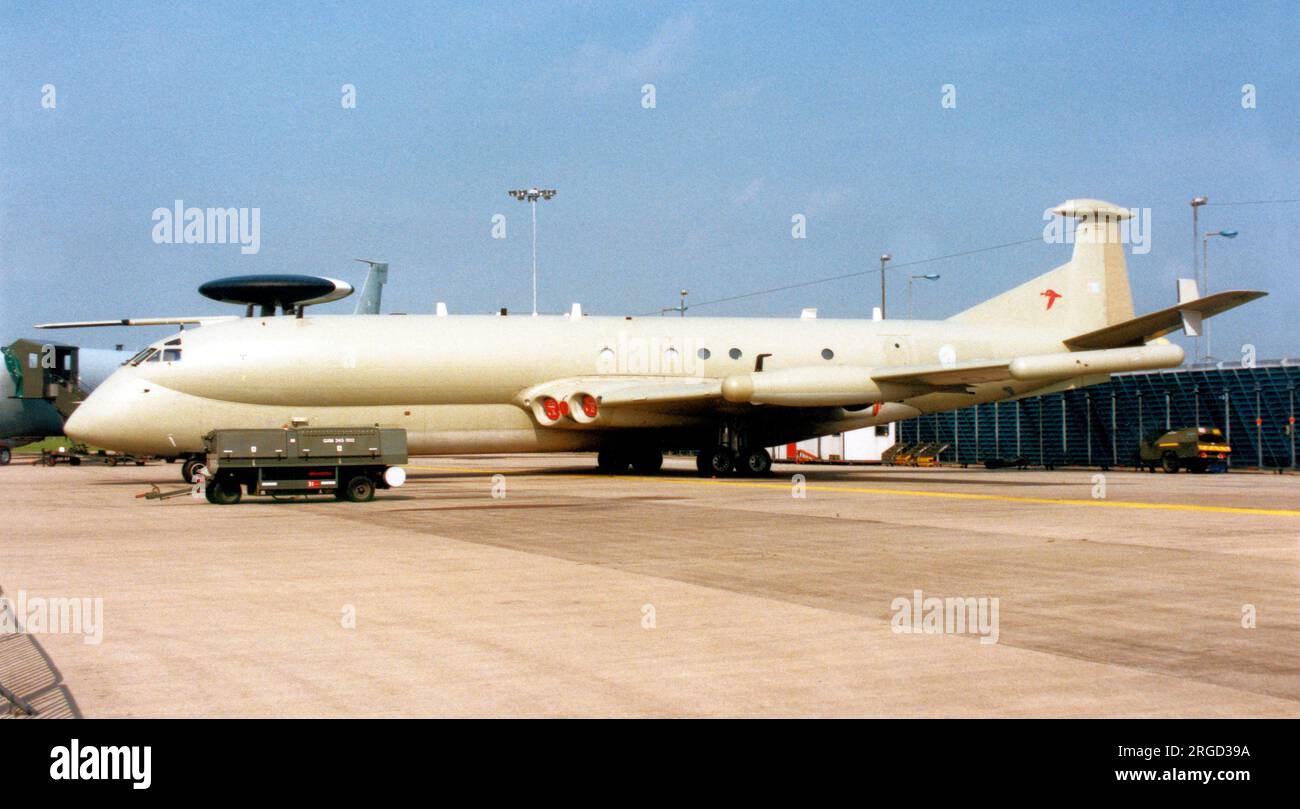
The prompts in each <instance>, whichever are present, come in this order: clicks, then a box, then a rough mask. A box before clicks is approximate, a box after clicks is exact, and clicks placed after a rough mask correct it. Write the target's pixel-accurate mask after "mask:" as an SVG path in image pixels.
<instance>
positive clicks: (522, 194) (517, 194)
mask: <svg viewBox="0 0 1300 809" xmlns="http://www.w3.org/2000/svg"><path fill="white" fill-rule="evenodd" d="M507 193H509V194H510V196H512V197H514V198H515V199H517V200H519V201H520V202H527V203H529V204H530V205H532V207H533V314H534V315H536V314H537V200H539V199H550V198H551V197H554V196H555V189H554V188H520V189H516V190H514V191H510V192H507Z"/></svg>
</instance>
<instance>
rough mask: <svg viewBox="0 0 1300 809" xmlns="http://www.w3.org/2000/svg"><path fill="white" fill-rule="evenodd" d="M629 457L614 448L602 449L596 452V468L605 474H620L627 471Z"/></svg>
mask: <svg viewBox="0 0 1300 809" xmlns="http://www.w3.org/2000/svg"><path fill="white" fill-rule="evenodd" d="M629 463H631V461H630V459H629V458H628V457H627V455H625V454H624V453H623V452H621V451H619V450H616V449H602V450H601V451H600V452H598V453H596V468H598V469H599V470H600V471H602V472H604V473H605V474H607V475H621V474H623V473H624V472H626V471H627V467H628V464H629Z"/></svg>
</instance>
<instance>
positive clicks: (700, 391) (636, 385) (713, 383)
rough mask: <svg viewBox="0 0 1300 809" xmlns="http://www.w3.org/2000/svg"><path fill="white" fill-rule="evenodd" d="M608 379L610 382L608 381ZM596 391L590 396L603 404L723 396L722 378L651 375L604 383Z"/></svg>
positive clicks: (701, 399) (642, 402) (696, 400)
mask: <svg viewBox="0 0 1300 809" xmlns="http://www.w3.org/2000/svg"><path fill="white" fill-rule="evenodd" d="M611 382H613V381H612V380H611ZM595 390H596V391H598V392H595V393H593V394H592V395H594V396H598V397H599V398H600V401H601V404H603V405H605V406H606V407H616V406H619V405H641V404H661V403H668V402H698V401H703V400H707V399H720V398H721V397H722V380H720V379H680V380H679V379H664V378H651V379H645V380H636V381H630V382H628V383H627V384H619V383H617V382H613V384H609V385H607V386H596V387H595Z"/></svg>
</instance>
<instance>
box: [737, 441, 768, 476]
mask: <svg viewBox="0 0 1300 809" xmlns="http://www.w3.org/2000/svg"><path fill="white" fill-rule="evenodd" d="M740 471H741V473H742V474H744V475H746V476H747V477H754V478H761V477H766V476H767V475H768V474H769V473H770V472H771V471H772V456H771V455H770V454H769V453H768V451H767V450H765V449H763V448H762V447H759V448H758V449H751V450H750V451H749V452H746V453H745V456H744V459H743V460H742V462H741V464H740Z"/></svg>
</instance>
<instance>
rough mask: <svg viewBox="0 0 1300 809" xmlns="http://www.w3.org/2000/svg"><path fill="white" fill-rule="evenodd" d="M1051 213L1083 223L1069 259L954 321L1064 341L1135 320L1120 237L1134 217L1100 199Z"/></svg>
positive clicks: (1078, 202) (1067, 203)
mask: <svg viewBox="0 0 1300 809" xmlns="http://www.w3.org/2000/svg"><path fill="white" fill-rule="evenodd" d="M1051 213H1053V214H1056V215H1057V216H1060V217H1064V218H1073V219H1077V220H1078V227H1077V228H1076V229H1075V231H1074V234H1073V235H1074V254H1073V255H1072V256H1071V257H1070V261H1069V262H1068V263H1066V264H1063V265H1061V266H1060V267H1057V268H1056V269H1054V270H1052V271H1051V272H1047V273H1044V274H1043V275H1040V276H1038V277H1037V278H1034V279H1033V280H1031V281H1027V282H1026V283H1024V284H1021V285H1020V286H1018V287H1016V288H1014V289H1012V290H1010V291H1009V292H1004V293H1002V294H1001V295H998V296H996V297H993V298H990V299H988V300H987V301H984V302H983V303H980V304H977V305H975V306H973V307H971V308H970V309H967V310H965V311H963V312H960V313H958V314H956V315H954V316H953V317H952V318H951V319H952V320H955V321H958V322H964V323H988V324H991V325H992V324H997V325H1019V326H1031V327H1036V328H1041V329H1044V330H1048V331H1051V332H1053V333H1057V334H1060V335H1061V336H1062V338H1064V337H1069V336H1073V335H1076V334H1083V333H1085V332H1090V331H1093V330H1096V329H1100V328H1102V327H1104V326H1108V325H1111V324H1114V323H1121V322H1123V321H1126V320H1130V319H1132V317H1133V294H1132V292H1131V290H1130V289H1129V282H1128V268H1127V265H1126V263H1125V260H1124V245H1123V244H1122V242H1121V239H1120V222H1121V221H1122V220H1124V219H1129V218H1130V217H1132V213H1131V212H1130V211H1128V210H1127V209H1125V208H1121V207H1119V206H1117V205H1113V204H1111V203H1109V202H1102V201H1101V200H1096V199H1071V200H1066V201H1065V202H1063V203H1061V204H1060V205H1058V206H1056V207H1055V208H1052V209H1051Z"/></svg>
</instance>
